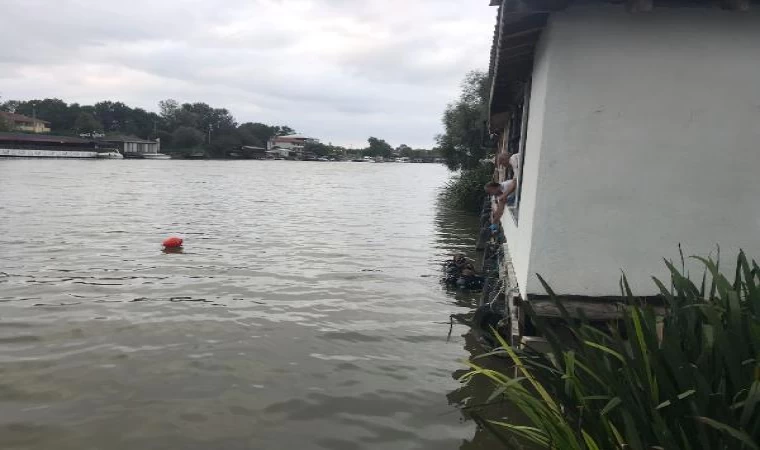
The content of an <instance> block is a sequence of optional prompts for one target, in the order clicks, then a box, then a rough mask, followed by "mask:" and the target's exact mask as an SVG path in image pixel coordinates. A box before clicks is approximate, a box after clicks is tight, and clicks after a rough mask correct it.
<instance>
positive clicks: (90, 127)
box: [74, 112, 103, 133]
mask: <svg viewBox="0 0 760 450" xmlns="http://www.w3.org/2000/svg"><path fill="white" fill-rule="evenodd" d="M74 129H75V130H76V132H77V133H95V132H102V131H103V124H102V123H100V121H98V119H96V118H95V116H93V115H92V114H90V113H88V112H81V113H79V116H77V120H76V121H75V122H74Z"/></svg>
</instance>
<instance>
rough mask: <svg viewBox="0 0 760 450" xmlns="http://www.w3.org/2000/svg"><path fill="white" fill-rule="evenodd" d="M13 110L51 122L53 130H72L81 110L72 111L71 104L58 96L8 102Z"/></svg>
mask: <svg viewBox="0 0 760 450" xmlns="http://www.w3.org/2000/svg"><path fill="white" fill-rule="evenodd" d="M6 103H7V104H10V105H8V107H9V108H13V112H15V113H17V114H23V115H25V116H29V117H33V116H36V117H37V118H38V119H42V120H46V121H48V122H50V127H51V129H52V130H53V131H58V132H60V131H70V130H71V129H72V128H74V123H75V122H76V119H77V117H78V116H79V111H75V112H72V111H70V108H69V105H67V104H66V102H64V101H63V100H60V99H57V98H46V99H43V100H39V99H36V100H25V101H18V100H14V101H9V102H6Z"/></svg>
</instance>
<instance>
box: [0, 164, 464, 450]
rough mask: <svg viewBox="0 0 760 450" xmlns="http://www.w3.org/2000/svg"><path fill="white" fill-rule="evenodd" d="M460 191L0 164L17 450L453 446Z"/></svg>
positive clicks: (2, 395) (355, 171)
mask: <svg viewBox="0 0 760 450" xmlns="http://www.w3.org/2000/svg"><path fill="white" fill-rule="evenodd" d="M169 165H171V169H172V170H167V167H169ZM448 176H449V174H448V173H447V172H446V170H445V169H443V168H442V167H440V166H437V165H426V164H351V163H345V164H338V163H335V164H333V163H319V164H316V163H315V164H312V163H305V162H304V163H294V162H272V161H237V162H234V163H227V162H213V161H211V162H202V161H171V162H168V161H113V162H111V161H98V162H97V163H96V162H92V161H34V160H31V161H0V190H1V191H2V192H3V194H4V196H3V198H4V200H3V204H2V205H0V208H2V215H0V248H1V249H2V253H0V286H2V292H0V345H2V346H3V351H2V352H0V363H2V364H0V447H2V448H19V449H34V450H37V449H47V448H56V449H59V450H68V449H82V448H110V449H115V450H119V449H133V448H182V449H207V448H225V449H248V448H303V449H310V448H326V449H341V448H343V449H357V448H361V449H374V448H376V449H387V448H394V449H405V448H410V449H411V448H430V449H433V448H435V449H447V448H448V449H455V448H458V447H459V445H460V443H461V442H462V439H464V438H466V437H468V436H470V435H471V434H472V428H471V427H470V425H469V424H461V423H460V421H459V415H458V414H456V413H453V414H452V409H451V407H450V406H449V405H448V403H447V400H446V398H445V394H446V392H449V391H451V390H452V389H454V388H456V386H457V383H456V381H455V380H454V379H453V377H452V372H453V371H454V370H456V369H458V368H461V365H460V362H459V361H460V360H461V359H463V358H464V357H465V356H466V353H465V352H464V351H463V350H462V343H461V342H458V341H457V339H456V337H455V338H454V339H452V340H451V341H447V340H446V335H447V333H448V331H449V327H448V323H446V324H445V325H444V324H443V323H444V322H446V321H447V319H448V316H449V314H451V313H452V312H458V311H459V312H461V311H463V308H461V307H460V306H457V305H456V304H455V303H454V302H453V301H452V299H451V297H450V296H449V295H448V294H447V293H446V292H444V291H443V290H442V289H441V287H440V285H439V284H438V280H437V274H438V273H439V272H438V271H439V263H440V261H441V260H442V259H444V258H445V257H446V255H448V254H449V253H450V252H452V251H456V250H458V249H463V248H468V249H469V248H471V247H472V245H473V244H474V241H472V239H471V235H473V236H474V233H472V230H471V229H470V228H469V227H470V226H471V225H467V223H468V222H467V220H468V219H461V218H458V217H452V218H451V219H450V220H449V219H446V218H445V217H442V216H441V215H440V214H441V211H439V210H436V208H435V207H434V204H435V199H436V196H437V190H438V188H439V186H441V185H442V184H443V183H444V182H445V181H446V179H447V178H448ZM304 193H305V194H304ZM469 220H470V223H471V222H472V219H471V218H470V219H469ZM175 234H176V235H181V236H184V237H185V238H186V241H185V248H184V250H183V252H182V253H168V254H167V253H163V252H162V251H161V247H160V243H161V241H162V240H163V238H165V237H166V236H168V235H175Z"/></svg>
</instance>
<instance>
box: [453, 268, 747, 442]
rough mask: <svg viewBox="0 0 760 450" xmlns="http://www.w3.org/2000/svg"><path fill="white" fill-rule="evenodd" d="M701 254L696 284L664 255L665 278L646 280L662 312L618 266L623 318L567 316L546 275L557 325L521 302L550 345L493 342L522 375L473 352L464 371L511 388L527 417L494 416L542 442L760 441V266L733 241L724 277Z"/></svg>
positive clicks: (502, 390) (503, 392)
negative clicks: (604, 322) (595, 320)
mask: <svg viewBox="0 0 760 450" xmlns="http://www.w3.org/2000/svg"><path fill="white" fill-rule="evenodd" d="M698 259H699V260H700V261H701V262H702V263H703V264H704V266H705V268H706V270H705V275H704V276H703V277H702V279H701V281H700V283H699V284H695V283H694V282H692V281H691V280H690V279H689V278H688V277H687V276H685V275H684V271H683V270H678V269H677V268H676V267H675V266H674V265H673V264H672V263H671V262H667V261H666V264H667V265H668V268H669V269H670V272H671V283H670V287H666V285H665V284H664V283H662V282H661V281H659V280H657V279H655V280H654V281H655V283H656V284H657V285H658V286H659V288H660V291H661V297H662V299H663V300H664V302H665V311H664V317H663V318H658V314H656V311H655V310H654V309H653V308H652V307H651V306H646V305H642V304H641V303H640V301H639V300H638V299H636V298H634V296H633V294H632V292H631V290H630V288H629V287H628V283H627V281H626V279H625V277H623V278H622V280H621V290H622V291H623V295H624V298H625V299H626V303H625V304H623V305H621V309H622V313H623V314H622V320H621V321H620V322H619V323H611V324H609V325H608V326H607V327H605V328H602V329H600V328H599V327H598V326H592V325H591V324H590V323H589V322H588V321H587V320H585V319H583V318H582V317H581V318H580V319H578V317H577V314H576V315H573V316H572V317H571V315H570V313H569V312H568V311H567V310H566V309H565V308H564V306H563V304H562V303H561V301H559V300H558V299H557V298H556V296H555V295H554V294H553V292H552V291H551V289H550V288H549V286H548V285H546V283H545V282H544V281H543V279H542V280H541V282H542V283H544V287H545V288H546V289H547V291H548V292H549V294H550V295H551V296H552V298H553V299H554V300H555V304H556V305H557V306H558V307H559V309H560V311H562V313H563V320H562V322H563V323H564V325H563V326H561V327H559V328H558V327H557V326H556V324H555V326H554V327H551V326H549V325H548V324H547V323H546V322H544V321H543V320H542V319H541V318H539V317H537V316H536V315H535V314H533V313H532V312H530V311H529V314H530V315H531V318H532V320H533V321H534V323H535V324H536V326H537V329H538V330H539V332H540V333H541V334H542V335H543V336H545V337H546V339H547V341H548V343H549V345H550V346H551V348H552V351H551V352H550V353H548V354H542V353H539V352H536V351H533V350H532V349H530V348H526V349H521V350H518V349H513V348H511V347H510V346H509V345H507V343H506V342H504V341H503V339H502V340H501V345H502V347H501V348H500V349H499V350H497V352H496V353H501V354H505V355H507V356H508V357H509V358H510V359H511V360H512V361H513V363H514V364H515V367H516V369H517V372H518V373H519V376H518V377H512V376H510V375H508V374H506V373H503V372H500V371H493V370H489V369H485V368H484V367H482V366H480V365H477V364H472V368H473V370H472V371H471V372H470V373H469V374H468V375H466V376H465V379H469V378H472V377H475V376H478V377H486V378H488V379H489V380H491V381H492V382H493V383H494V386H495V390H494V394H493V395H492V399H497V398H505V399H507V400H508V401H509V402H511V403H512V404H513V405H515V406H517V408H519V410H520V411H521V412H522V413H524V414H525V416H526V417H527V419H528V422H529V423H528V424H527V425H518V424H517V423H514V422H512V421H510V420H509V419H503V420H496V421H491V422H490V425H491V426H494V427H496V428H501V429H504V430H507V431H509V432H511V433H512V434H514V435H516V436H518V437H520V438H521V439H522V440H523V441H525V442H529V443H531V444H532V445H535V446H536V447H538V448H545V449H563V450H564V449H584V450H596V449H621V450H622V449H626V450H628V449H630V450H651V449H684V450H689V449H691V450H697V449H711V450H732V449H736V450H740V449H758V448H760V445H758V442H760V407H758V405H760V359H758V356H759V353H760V320H759V318H760V267H758V265H757V263H756V262H755V261H752V262H751V263H750V262H749V261H748V260H747V258H746V257H745V255H744V253H740V254H739V257H738V259H737V270H736V273H735V275H734V277H733V280H731V281H729V279H728V278H727V277H726V276H724V275H723V274H721V273H720V272H719V268H718V264H717V263H715V262H714V261H712V260H710V259H701V258H698ZM707 280H710V282H709V283H708V282H707ZM560 335H561V336H563V337H562V338H560V337H559V336H560ZM568 336H570V337H568Z"/></svg>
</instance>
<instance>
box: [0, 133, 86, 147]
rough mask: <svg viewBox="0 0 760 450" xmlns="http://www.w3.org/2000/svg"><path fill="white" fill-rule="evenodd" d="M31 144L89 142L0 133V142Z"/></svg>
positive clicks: (69, 138)
mask: <svg viewBox="0 0 760 450" xmlns="http://www.w3.org/2000/svg"><path fill="white" fill-rule="evenodd" d="M10 141H15V142H19V141H21V142H33V143H40V144H41V143H45V144H88V143H90V142H92V141H91V140H87V139H81V138H78V137H73V136H52V135H49V134H27V133H0V142H10Z"/></svg>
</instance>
